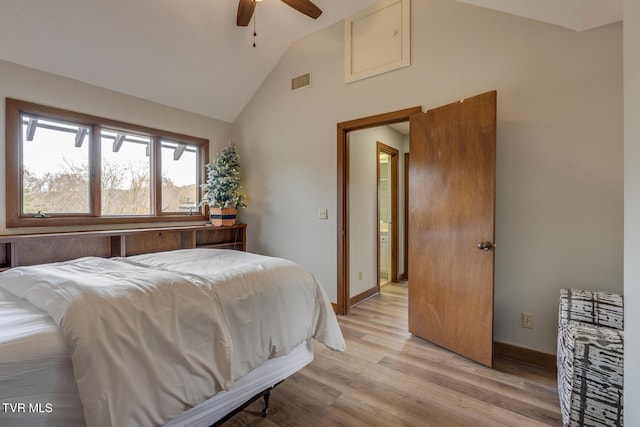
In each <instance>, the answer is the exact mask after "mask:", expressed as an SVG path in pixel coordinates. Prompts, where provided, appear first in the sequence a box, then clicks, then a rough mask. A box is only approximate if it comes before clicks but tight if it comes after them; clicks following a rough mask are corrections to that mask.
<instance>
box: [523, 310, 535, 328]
mask: <svg viewBox="0 0 640 427" xmlns="http://www.w3.org/2000/svg"><path fill="white" fill-rule="evenodd" d="M522 327H523V328H527V329H533V314H531V313H522Z"/></svg>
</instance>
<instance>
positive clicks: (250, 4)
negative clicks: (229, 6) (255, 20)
mask: <svg viewBox="0 0 640 427" xmlns="http://www.w3.org/2000/svg"><path fill="white" fill-rule="evenodd" d="M255 8H256V2H255V1H253V0H240V1H239V2H238V17H237V18H236V25H237V26H238V27H246V26H247V25H249V22H251V17H252V16H253V11H254V10H255Z"/></svg>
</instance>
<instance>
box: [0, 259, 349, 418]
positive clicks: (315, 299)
mask: <svg viewBox="0 0 640 427" xmlns="http://www.w3.org/2000/svg"><path fill="white" fill-rule="evenodd" d="M312 338H315V339H317V340H318V341H320V342H322V343H324V344H325V345H326V346H327V347H329V348H331V349H333V350H336V351H344V350H345V344H344V340H343V338H342V334H341V332H340V329H339V327H338V324H337V320H336V318H335V315H334V313H333V310H332V307H331V304H330V302H329V301H328V298H327V296H326V294H325V292H324V290H323V288H322V286H320V285H319V284H318V283H317V281H316V280H315V278H314V277H313V276H312V275H311V274H310V273H308V272H307V271H305V270H304V269H303V268H302V267H300V266H299V265H297V264H295V263H293V262H290V261H287V260H284V259H280V258H272V257H265V256H260V255H256V254H251V253H246V252H240V251H231V250H221V249H181V250H173V251H166V252H157V253H150V254H142V255H136V256H130V257H114V258H108V259H107V258H99V257H83V258H79V259H76V260H71V261H65V262H58V263H51V264H43V265H33V266H27V267H17V268H13V269H9V270H7V271H5V272H2V273H0V403H1V404H2V407H0V425H2V426H14V425H15V426H24V425H30V426H51V425H64V426H80V425H88V426H110V425H150V426H152V425H169V426H197V425H202V426H208V425H211V424H214V423H215V422H217V421H219V420H221V419H224V417H225V416H226V415H227V414H229V413H231V412H233V410H234V409H235V408H238V407H240V406H242V404H243V403H244V402H246V401H247V400H249V399H250V398H252V397H255V396H258V395H260V394H262V393H263V392H264V391H266V390H269V389H270V388H272V387H273V386H275V385H276V384H278V383H279V382H281V381H282V380H284V379H285V378H287V377H288V376H290V375H292V374H293V373H295V372H297V371H298V370H299V369H301V368H302V367H304V366H305V365H306V364H308V363H309V362H311V360H313V351H312V348H311V344H310V340H311V339H312Z"/></svg>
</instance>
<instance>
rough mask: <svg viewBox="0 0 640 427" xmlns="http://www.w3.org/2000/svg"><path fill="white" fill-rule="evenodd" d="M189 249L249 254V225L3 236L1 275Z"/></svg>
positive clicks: (0, 260) (0, 251)
mask: <svg viewBox="0 0 640 427" xmlns="http://www.w3.org/2000/svg"><path fill="white" fill-rule="evenodd" d="M189 248H219V249H235V250H239V251H246V250H247V225H246V224H236V225H231V226H223V227H212V226H209V225H199V226H186V227H163V228H144V229H131V230H107V231H78V232H70V233H50V234H23V235H7V236H0V271H2V270H6V269H8V268H12V267H18V266H21V265H33V264H44V263H48V262H57V261H67V260H70V259H74V258H80V257H84V256H98V257H103V258H109V257H116V256H129V255H138V254H143V253H149V252H160V251H170V250H174V249H189Z"/></svg>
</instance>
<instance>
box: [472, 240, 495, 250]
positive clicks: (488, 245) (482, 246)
mask: <svg viewBox="0 0 640 427" xmlns="http://www.w3.org/2000/svg"><path fill="white" fill-rule="evenodd" d="M476 246H477V247H478V249H480V250H481V251H488V250H489V249H491V248H492V247H493V245H492V244H491V242H480V243H478V244H477V245H476Z"/></svg>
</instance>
